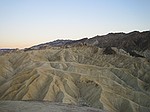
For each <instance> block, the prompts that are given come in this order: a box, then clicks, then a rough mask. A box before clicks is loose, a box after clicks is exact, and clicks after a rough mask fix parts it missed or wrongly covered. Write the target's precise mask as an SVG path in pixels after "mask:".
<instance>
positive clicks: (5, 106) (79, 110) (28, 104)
mask: <svg viewBox="0 0 150 112" xmlns="http://www.w3.org/2000/svg"><path fill="white" fill-rule="evenodd" d="M0 112H104V111H102V110H100V109H95V108H91V107H80V106H75V105H70V104H62V103H52V102H45V101H44V102H43V101H1V102H0Z"/></svg>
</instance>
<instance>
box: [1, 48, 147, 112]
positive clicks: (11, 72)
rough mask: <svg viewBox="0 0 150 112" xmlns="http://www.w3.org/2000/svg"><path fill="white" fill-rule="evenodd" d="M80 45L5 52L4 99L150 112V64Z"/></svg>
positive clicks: (128, 111)
mask: <svg viewBox="0 0 150 112" xmlns="http://www.w3.org/2000/svg"><path fill="white" fill-rule="evenodd" d="M114 50H115V51H116V52H117V54H114V55H104V54H103V49H100V48H97V47H88V46H78V47H72V48H50V49H45V50H33V51H27V52H23V51H22V52H18V53H10V54H6V55H3V56H0V99H1V100H48V101H54V102H63V103H73V104H77V105H86V106H92V107H96V108H101V109H103V110H108V111H109V112H149V111H150V63H149V62H148V61H147V60H146V59H144V58H135V57H131V56H129V55H127V54H125V53H124V52H123V50H117V49H115V48H114Z"/></svg>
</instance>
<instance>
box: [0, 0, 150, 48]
mask: <svg viewBox="0 0 150 112" xmlns="http://www.w3.org/2000/svg"><path fill="white" fill-rule="evenodd" d="M134 30H138V31H145V30H150V0H0V48H24V47H30V46H32V45H35V44H39V43H44V42H49V41H53V40H56V39H80V38H85V37H88V38H90V37H93V36H95V35H103V34H107V33H110V32H131V31H134Z"/></svg>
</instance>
